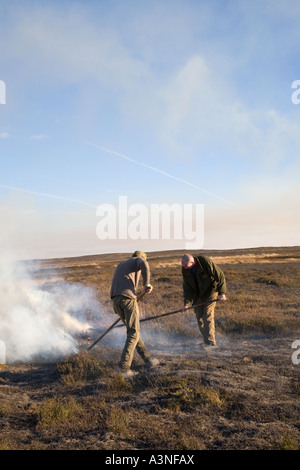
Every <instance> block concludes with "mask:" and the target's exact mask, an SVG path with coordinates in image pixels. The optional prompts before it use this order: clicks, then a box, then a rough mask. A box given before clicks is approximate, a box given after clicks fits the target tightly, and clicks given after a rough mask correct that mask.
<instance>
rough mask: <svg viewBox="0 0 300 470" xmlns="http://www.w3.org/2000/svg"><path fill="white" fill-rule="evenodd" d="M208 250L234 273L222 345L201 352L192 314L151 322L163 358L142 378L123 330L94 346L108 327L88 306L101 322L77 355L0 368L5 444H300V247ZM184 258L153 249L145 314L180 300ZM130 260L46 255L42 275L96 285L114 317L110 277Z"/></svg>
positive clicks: (220, 316) (219, 326)
mask: <svg viewBox="0 0 300 470" xmlns="http://www.w3.org/2000/svg"><path fill="white" fill-rule="evenodd" d="M202 253H205V254H207V255H209V256H211V257H212V258H213V260H214V261H215V262H216V263H217V264H218V265H219V266H220V267H221V268H222V269H223V271H224V273H225V275H226V279H227V288H228V293H227V297H228V300H227V301H226V302H222V303H218V304H217V306H216V331H217V341H218V345H219V348H218V349H217V350H216V351H214V352H209V351H207V350H206V349H205V348H204V347H203V342H202V339H201V337H200V334H199V331H198V329H197V326H196V321H195V316H194V314H193V312H192V311H189V312H186V313H185V314H182V313H179V314H174V315H170V316H167V317H164V318H161V319H156V320H153V321H148V322H145V323H143V324H141V333H142V336H143V339H144V341H145V343H146V344H147V346H148V348H149V350H151V352H152V353H153V355H155V356H156V357H157V358H158V359H159V360H160V365H159V366H158V367H157V368H155V369H151V370H149V369H146V368H145V366H144V365H143V363H142V362H141V360H140V359H139V357H138V356H136V357H135V359H134V363H133V368H134V369H135V370H136V371H138V372H139V374H138V375H136V376H135V377H134V378H132V379H129V380H124V379H123V378H122V377H121V376H120V375H119V374H118V373H117V371H116V365H117V363H118V360H119V357H120V353H121V348H122V343H123V342H124V340H125V332H124V329H122V328H119V329H118V330H117V329H115V330H113V331H112V332H111V333H109V334H107V336H106V337H105V338H104V339H103V341H100V342H99V343H98V344H97V345H96V346H95V347H94V348H93V349H91V350H90V351H87V347H88V345H89V344H91V341H93V340H95V339H96V338H97V337H98V336H99V332H100V331H101V328H102V330H103V325H102V323H101V321H102V319H101V315H100V317H99V318H94V317H93V312H89V313H88V315H89V317H90V318H89V320H91V321H92V322H93V323H94V325H95V326H96V328H95V329H94V330H91V331H90V333H89V337H86V336H84V337H83V336H82V337H79V338H78V339H77V340H78V348H79V349H78V353H77V354H74V355H72V356H70V357H67V358H63V359H62V360H60V361H56V362H50V363H49V362H46V363H45V362H40V361H39V360H38V358H37V360H36V361H32V362H30V363H13V364H3V365H2V366H1V365H0V429H1V433H0V449H8V450H18V449H25V450H48V449H51V450H68V449H71V450H73V449H83V450H94V449H95V450H96V449H97V450H112V449H113V450H121V449H123V450H125V449H126V450H141V449H147V450H151V449H152V450H154V449H155V450H158V449H164V450H189V449H193V450H197V449H199V450H224V449H225V450H243V449H245V450H246V449H249V450H299V446H300V429H299V425H300V422H299V392H300V379H299V377H300V376H299V372H300V364H299V363H298V362H299V361H298V358H299V356H300V353H299V354H297V351H295V349H293V347H292V345H293V344H294V342H295V341H297V340H300V321H299V320H300V318H299V317H300V302H299V289H300V248H299V247H287V248H257V249H246V250H228V251H211V252H209V253H208V252H202ZM182 254H183V252H179V251H165V252H155V253H149V254H148V256H149V258H148V260H149V264H150V268H151V274H152V277H151V281H152V285H153V287H154V290H153V293H152V294H151V295H149V296H147V297H144V299H143V301H142V302H141V304H140V314H141V318H143V317H149V316H155V315H157V314H160V313H165V312H169V311H173V310H176V309H178V308H180V307H181V306H182V279H181V270H180V258H181V255H182ZM126 257H128V254H119V255H117V254H107V255H95V256H83V257H80V258H65V259H52V260H42V261H39V262H38V263H37V269H36V270H35V271H34V278H35V282H37V283H38V284H39V285H40V286H41V287H42V288H45V289H51V286H53V285H54V284H56V283H60V282H62V281H64V282H68V283H81V284H83V285H87V286H90V287H92V288H93V289H94V291H95V293H96V296H97V299H98V302H99V304H100V305H101V309H102V310H103V312H104V311H105V315H106V321H107V316H108V318H109V322H110V323H113V322H114V321H115V319H116V317H115V314H114V313H113V311H112V306H111V301H110V299H109V289H110V283H111V278H112V274H113V270H114V268H115V266H116V265H117V264H118V263H119V262H120V261H121V260H122V259H125V258H126ZM97 328H98V329H97ZM293 354H294V356H293ZM292 357H294V358H296V360H292Z"/></svg>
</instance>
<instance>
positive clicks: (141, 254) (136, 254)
mask: <svg viewBox="0 0 300 470" xmlns="http://www.w3.org/2000/svg"><path fill="white" fill-rule="evenodd" d="M132 257H133V258H143V259H144V260H145V261H146V260H147V255H146V253H144V252H143V251H139V250H137V251H135V252H134V253H133V255H132Z"/></svg>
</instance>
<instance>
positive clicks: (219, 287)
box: [182, 255, 226, 307]
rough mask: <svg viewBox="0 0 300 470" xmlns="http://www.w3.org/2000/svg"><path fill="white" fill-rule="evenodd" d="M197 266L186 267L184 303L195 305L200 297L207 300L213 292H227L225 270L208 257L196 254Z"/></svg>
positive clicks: (184, 270) (183, 271) (183, 270)
mask: <svg viewBox="0 0 300 470" xmlns="http://www.w3.org/2000/svg"><path fill="white" fill-rule="evenodd" d="M194 258H195V265H196V266H195V268H194V273H193V270H192V269H193V268H191V269H184V268H183V267H182V276H183V296H184V305H186V306H187V307H189V306H191V305H193V303H194V302H195V301H196V299H197V298H199V297H200V299H201V300H203V302H205V301H206V300H207V299H208V298H209V297H210V296H211V295H212V294H214V293H216V292H217V293H218V294H225V293H226V280H225V276H224V273H223V271H222V270H221V269H220V268H219V267H218V266H217V265H216V264H215V263H214V262H213V261H212V260H211V259H210V258H209V257H208V256H202V255H198V256H194Z"/></svg>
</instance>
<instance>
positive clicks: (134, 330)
mask: <svg viewBox="0 0 300 470" xmlns="http://www.w3.org/2000/svg"><path fill="white" fill-rule="evenodd" d="M141 274H142V279H143V292H145V293H147V294H150V293H151V292H152V286H151V284H150V268H149V264H148V262H147V256H146V254H145V253H144V252H142V251H135V252H134V253H133V255H132V257H131V258H129V259H127V260H125V261H122V262H121V263H120V264H119V265H118V266H117V267H116V269H115V272H114V275H113V279H112V284H111V290H110V297H111V299H112V302H113V307H114V311H115V313H116V314H118V315H119V316H120V317H121V319H122V321H123V322H124V324H125V326H126V332H127V337H126V342H125V345H124V348H123V351H122V355H121V360H120V363H119V366H120V369H121V372H122V373H123V375H124V376H131V375H134V374H135V373H134V372H133V371H132V370H131V364H132V361H133V355H134V351H135V349H136V350H137V352H138V353H139V355H140V356H141V358H142V359H143V360H144V362H145V363H146V364H147V365H149V366H155V365H157V364H158V360H157V359H154V358H153V359H152V358H151V355H150V354H149V352H148V351H147V348H146V346H145V344H144V342H143V340H142V339H141V336H140V321H139V308H138V302H137V294H136V290H137V287H138V284H139V280H140V275H141Z"/></svg>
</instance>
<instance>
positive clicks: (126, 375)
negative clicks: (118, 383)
mask: <svg viewBox="0 0 300 470" xmlns="http://www.w3.org/2000/svg"><path fill="white" fill-rule="evenodd" d="M117 373H118V374H120V375H122V377H124V379H128V378H130V377H134V376H135V375H137V374H138V372H135V371H133V370H132V369H124V368H122V367H118V369H117Z"/></svg>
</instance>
